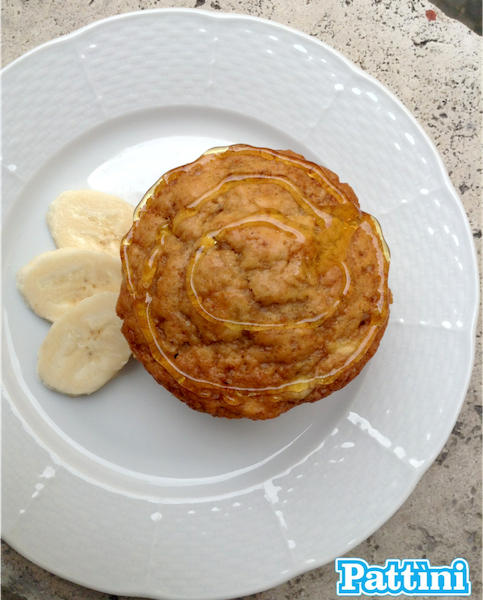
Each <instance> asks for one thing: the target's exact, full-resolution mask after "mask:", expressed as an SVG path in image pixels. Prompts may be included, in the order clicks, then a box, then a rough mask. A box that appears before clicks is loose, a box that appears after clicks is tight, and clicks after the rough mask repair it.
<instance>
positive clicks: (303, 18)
mask: <svg viewBox="0 0 483 600" xmlns="http://www.w3.org/2000/svg"><path fill="white" fill-rule="evenodd" d="M168 6H170V7H173V6H176V7H181V6H182V7H189V8H197V9H199V10H221V11H225V12H238V13H244V14H250V15H254V16H259V17H263V18H267V19H272V20H274V21H277V22H280V23H283V24H286V25H290V26H292V27H294V28H296V29H299V30H301V31H304V32H305V33H308V34H310V35H312V36H314V37H316V38H317V39H319V40H321V41H324V42H326V43H328V44H330V45H331V46H333V47H334V48H336V49H337V50H339V51H340V52H342V53H343V54H344V55H345V56H347V57H348V58H349V59H350V60H352V61H353V62H354V63H356V64H357V65H359V66H360V67H361V68H362V69H364V70H365V71H366V72H368V73H370V74H371V75H373V76H374V77H376V78H377V79H378V80H379V81H381V82H382V83H383V84H384V85H386V86H387V87H388V88H389V89H390V90H391V91H392V92H393V93H394V94H395V95H396V96H397V97H398V98H399V99H400V100H401V101H402V102H403V103H404V104H405V105H406V106H407V107H408V109H409V110H410V111H411V112H412V113H413V114H414V116H415V117H416V118H417V119H418V121H419V122H420V123H421V125H422V126H423V127H424V129H425V130H426V132H427V133H428V135H429V136H430V137H431V139H432V140H433V142H434V143H435V145H436V147H437V148H438V150H439V152H440V154H441V156H442V159H443V161H444V163H445V166H446V169H447V171H448V174H449V176H450V178H451V180H452V182H453V185H454V186H455V188H456V190H457V191H458V192H459V194H460V197H461V200H462V202H463V204H464V207H465V210H466V212H467V214H468V217H469V220H470V225H471V228H472V231H473V235H474V239H475V243H476V247H477V251H478V257H479V262H480V267H481V232H482V223H481V165H482V161H481V158H482V157H481V133H480V132H481V87H480V80H481V61H480V56H481V38H480V37H479V36H477V35H476V34H474V33H473V32H471V31H470V30H469V29H468V28H467V27H466V26H464V25H462V24H461V23H459V22H457V21H453V20H451V19H449V18H448V17H446V16H445V15H444V14H443V13H442V12H441V11H439V10H438V9H437V8H435V7H434V6H432V5H431V4H430V3H428V2H426V1H424V0H303V1H302V0H296V1H294V2H291V1H289V0H213V1H210V0H189V1H187V0H175V1H174V2H171V3H170V2H167V1H166V0H159V1H156V0H71V1H70V2H64V1H63V0H3V2H2V42H3V44H2V46H3V49H2V63H3V65H7V64H8V63H9V62H11V61H12V60H14V59H15V58H17V57H18V56H20V55H21V54H23V53H24V52H27V51H28V50H31V49H32V48H34V47H36V46H37V45H39V44H42V43H44V42H46V41H49V40H50V39H53V38H56V37H58V36H60V35H63V34H66V33H69V32H71V31H74V30H75V29H77V28H79V27H81V26H83V25H86V24H88V23H91V22H93V21H95V20H97V19H101V18H104V17H107V16H110V15H114V14H119V13H123V12H128V11H134V10H144V9H149V8H161V7H168ZM428 10H434V12H435V14H436V18H435V19H434V18H433V16H434V15H433V14H431V13H430V17H431V18H429V17H428V16H427V14H426V13H427V11H428ZM481 411H482V395H481V326H480V327H479V329H478V333H477V353H476V362H475V369H474V372H473V377H472V380H471V383H470V387H469V390H468V394H467V397H466V401H465V403H464V406H463V409H462V411H461V414H460V416H459V418H458V421H457V423H456V425H455V427H454V429H453V432H452V434H451V436H450V438H449V440H448V442H447V443H446V445H445V447H444V449H443V450H442V452H441V453H440V455H439V457H438V458H437V460H436V461H435V463H434V464H433V465H432V467H431V468H430V469H429V470H428V471H427V473H426V474H425V475H424V476H423V478H422V480H421V481H420V483H419V484H418V486H417V487H416V489H415V490H414V492H413V493H412V494H411V496H410V497H409V498H408V499H407V501H406V502H405V503H404V505H403V506H402V507H401V508H400V509H399V510H398V511H397V513H396V514H395V515H394V516H393V517H392V518H391V519H390V520H389V521H388V522H387V523H386V524H385V525H384V526H382V527H381V528H380V529H379V530H378V531H377V532H375V533H374V534H373V535H372V536H371V537H370V538H369V539H367V540H366V541H365V542H363V543H362V544H360V545H359V546H358V547H357V548H355V549H354V550H353V551H352V552H351V553H350V555H351V556H355V557H360V558H364V559H366V560H367V561H368V562H369V563H373V564H384V562H385V560H386V559H387V558H400V559H403V558H428V559H430V560H431V562H432V564H440V565H443V564H449V563H451V561H452V560H453V559H454V558H456V557H459V556H461V557H463V558H466V559H467V560H468V562H469V565H470V574H471V580H472V584H473V597H475V598H479V597H481V595H482V586H481V495H482V490H481V480H482V476H481ZM2 551H3V552H2V569H3V572H2V588H3V589H2V595H3V598H4V600H25V599H27V598H28V599H29V600H40V599H41V598H43V599H49V600H50V599H52V600H61V599H62V600H67V599H69V600H81V599H82V600H116V599H117V598H118V597H117V596H110V595H109V594H103V593H99V592H95V591H91V590H87V589H85V588H83V587H80V586H78V585H75V584H73V583H70V582H68V581H64V580H62V579H60V578H58V577H56V576H54V575H52V574H50V573H47V572H46V571H44V570H43V569H41V568H40V567H38V566H36V565H33V564H32V563H30V562H29V561H27V560H26V559H24V558H23V557H22V556H20V555H19V554H17V553H16V552H15V551H14V550H13V549H11V548H10V547H9V546H8V545H7V544H5V543H2ZM336 581H337V575H336V573H335V571H334V564H333V563H332V564H328V565H326V566H325V567H321V568H319V569H315V570H313V571H310V572H308V573H306V574H303V575H300V576H298V577H295V578H294V579H292V580H291V581H289V582H287V583H285V584H283V585H281V586H278V587H277V588H274V589H272V590H268V591H265V592H260V593H258V594H255V595H253V596H250V598H252V599H256V600H294V599H295V598H297V599H300V598H307V599H310V600H318V599H320V600H325V599H332V598H336V592H335V584H336ZM120 600H121V599H120Z"/></svg>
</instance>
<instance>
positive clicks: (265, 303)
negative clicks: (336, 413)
mask: <svg viewBox="0 0 483 600" xmlns="http://www.w3.org/2000/svg"><path fill="white" fill-rule="evenodd" d="M121 259H122V263H123V283H122V287H121V293H120V296H119V300H118V304H117V312H118V315H119V316H120V318H121V319H122V320H123V322H124V323H123V329H122V331H123V333H124V335H125V337H126V339H127V341H128V342H129V344H130V346H131V349H132V351H133V354H134V356H135V357H136V358H137V359H138V360H139V361H140V362H141V363H142V364H143V365H144V367H145V368H146V370H147V371H148V372H149V373H150V374H151V375H152V376H153V377H154V378H155V379H156V381H158V382H159V383H160V384H161V385H163V386H164V387H165V388H167V389H168V390H169V391H170V392H172V393H173V394H174V395H175V396H177V397H178V398H179V399H180V400H182V401H183V402H185V403H186V404H188V405H189V406H190V407H191V408H193V409H195V410H198V411H202V412H207V413H210V414H212V415H214V416H220V417H229V418H240V417H248V418H250V419H270V418H273V417H277V416H278V415H280V414H282V413H284V412H286V411H287V410H289V409H291V408H293V407H295V406H297V405H298V404H301V403H304V402H314V401H316V400H320V399H321V398H323V397H325V396H328V395H329V394H331V393H332V392H334V391H336V390H339V389H341V388H342V387H344V386H345V385H347V384H348V383H349V382H350V381H352V379H354V377H356V376H357V375H358V373H359V372H360V371H361V369H362V368H363V367H364V365H365V364H366V363H367V361H368V360H369V359H370V358H371V357H372V356H373V355H374V353H375V352H376V350H377V348H378V346H379V342H380V340H381V338H382V336H383V334H384V331H385V329H386V326H387V322H388V318H389V304H390V303H391V301H392V299H391V292H390V290H389V288H388V272H389V251H388V248H387V246H386V243H385V241H384V238H383V236H382V232H381V229H380V226H379V224H378V222H377V221H376V220H375V219H374V217H372V216H371V215H369V214H367V213H364V212H362V211H361V209H360V207H359V202H358V199H357V197H356V195H355V194H354V192H353V190H352V189H351V188H350V187H349V186H348V185H347V184H344V183H340V182H339V179H338V177H337V176H336V175H335V174H334V173H332V172H331V171H329V170H328V169H326V168H324V167H321V166H318V165H316V164H314V163H312V162H309V161H307V160H305V159H304V158H303V157H302V156H300V155H298V154H295V153H293V152H291V151H275V150H269V149H266V148H255V147H252V146H246V145H235V146H229V147H226V148H216V149H212V150H210V151H208V152H206V153H205V154H204V155H203V156H201V157H200V158H199V159H198V160H196V161H194V162H193V163H191V164H188V165H185V166H182V167H179V168H176V169H173V170H172V171H169V172H168V173H166V174H165V175H163V177H161V179H159V180H158V182H157V183H156V184H155V185H154V186H153V187H152V188H151V189H150V190H149V191H148V192H147V194H146V195H145V197H144V198H143V200H142V201H141V203H140V204H139V206H138V208H137V209H136V211H135V215H134V223H133V226H132V228H131V230H130V231H129V233H128V234H127V235H126V237H125V238H124V240H123V242H122V245H121Z"/></svg>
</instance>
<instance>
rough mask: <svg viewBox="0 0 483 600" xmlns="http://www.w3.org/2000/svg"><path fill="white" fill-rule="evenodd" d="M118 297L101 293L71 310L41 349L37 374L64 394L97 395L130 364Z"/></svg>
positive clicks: (54, 325)
mask: <svg viewBox="0 0 483 600" xmlns="http://www.w3.org/2000/svg"><path fill="white" fill-rule="evenodd" d="M117 298H118V294H116V293H114V292H100V293H99V294H95V295H94V296H91V297H90V298H86V299H85V300H82V302H80V303H79V304H78V305H77V306H75V307H74V308H71V309H70V310H68V311H67V312H66V313H65V314H64V315H63V316H62V317H60V318H59V319H58V320H57V321H55V323H54V324H53V325H52V327H51V328H50V330H49V332H48V334H47V336H46V338H45V339H44V341H43V343H42V345H41V346H40V350H39V355H38V362H37V373H38V376H39V377H40V379H41V380H42V381H43V383H44V384H45V385H46V386H47V387H48V388H51V389H53V390H55V391H57V392H61V393H62V394H67V395H69V396H82V395H84V394H91V393H92V392H95V391H96V390H98V389H99V388H100V387H102V386H103V385H104V384H105V383H107V382H108V381H109V379H111V378H112V377H114V376H115V375H116V374H117V372H118V371H119V370H120V369H121V368H122V367H123V366H124V365H125V364H126V363H127V361H128V360H129V357H130V355H131V350H130V348H129V345H128V343H127V342H126V340H125V338H124V336H123V335H122V333H121V325H122V321H121V319H120V318H119V317H118V316H117V314H116V303H117Z"/></svg>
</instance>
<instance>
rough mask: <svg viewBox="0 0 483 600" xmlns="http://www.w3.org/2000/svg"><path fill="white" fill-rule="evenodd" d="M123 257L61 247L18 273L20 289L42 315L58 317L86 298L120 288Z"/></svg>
mask: <svg viewBox="0 0 483 600" xmlns="http://www.w3.org/2000/svg"><path fill="white" fill-rule="evenodd" d="M121 279H122V274H121V260H120V258H114V257H113V256H108V255H107V254H103V253H102V252H94V251H93V250H83V249H81V248H59V249H58V250H52V251H50V252H44V253H43V254H39V256H36V257H35V258H34V259H32V260H31V261H30V262H29V263H28V264H27V265H25V267H23V268H22V269H20V271H19V272H18V273H17V289H18V290H19V292H20V293H21V294H22V296H23V297H24V298H25V301H26V302H27V304H28V305H29V306H30V308H31V309H32V310H33V311H34V312H35V313H37V314H38V315H39V316H40V317H43V318H44V319H48V320H49V321H55V320H56V319H58V318H59V317H61V316H62V315H63V314H64V313H65V312H66V311H67V310H69V309H70V308H72V307H73V306H76V305H77V304H79V302H80V301H81V300H84V298H88V297H89V296H93V295H94V294H97V293H99V292H116V293H117V294H119V290H120V289H121Z"/></svg>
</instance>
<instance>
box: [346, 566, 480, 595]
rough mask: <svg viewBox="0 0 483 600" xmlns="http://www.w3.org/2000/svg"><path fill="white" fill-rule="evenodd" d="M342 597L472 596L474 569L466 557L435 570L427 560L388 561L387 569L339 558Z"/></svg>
mask: <svg viewBox="0 0 483 600" xmlns="http://www.w3.org/2000/svg"><path fill="white" fill-rule="evenodd" d="M335 570H336V571H337V573H339V581H338V582H337V595H338V596H361V595H363V594H364V595H365V596H399V595H401V594H402V595H404V596H428V595H430V596H470V595H471V581H470V569H469V566H468V563H467V562H466V560H465V559H464V558H456V559H455V560H454V561H453V562H452V563H451V566H443V567H433V566H431V563H430V562H429V560H427V559H420V560H414V559H406V560H387V561H386V564H385V566H384V567H381V566H378V565H369V564H368V563H367V562H366V561H365V560H363V559H362V558H337V559H336V561H335Z"/></svg>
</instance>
